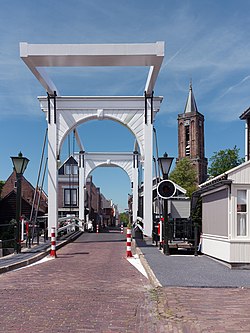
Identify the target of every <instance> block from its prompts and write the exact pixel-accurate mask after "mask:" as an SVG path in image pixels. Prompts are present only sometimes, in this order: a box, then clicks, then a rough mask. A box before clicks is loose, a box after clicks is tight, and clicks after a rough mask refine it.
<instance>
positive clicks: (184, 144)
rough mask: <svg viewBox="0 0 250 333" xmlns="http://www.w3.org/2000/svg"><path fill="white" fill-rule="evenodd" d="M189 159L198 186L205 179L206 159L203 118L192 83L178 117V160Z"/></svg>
mask: <svg viewBox="0 0 250 333" xmlns="http://www.w3.org/2000/svg"><path fill="white" fill-rule="evenodd" d="M182 158H189V159H190V160H191V161H192V163H193V165H194V166H195V168H196V170H197V175H198V179H197V182H198V183H199V184H200V183H202V182H204V181H205V180H206V178H207V158H205V147H204V116H203V115H202V114H201V113H200V112H199V111H198V108H197V105H196V101H195V98H194V93H193V87H192V82H191V81H190V85H189V93H188V98H187V101H186V105H185V109H184V113H181V114H179V115H178V159H177V161H178V160H181V159H182Z"/></svg>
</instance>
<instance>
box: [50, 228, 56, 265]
mask: <svg viewBox="0 0 250 333" xmlns="http://www.w3.org/2000/svg"><path fill="white" fill-rule="evenodd" d="M50 256H51V257H54V258H56V228H55V227H51V249H50Z"/></svg>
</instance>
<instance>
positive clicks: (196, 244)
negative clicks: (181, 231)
mask: <svg viewBox="0 0 250 333" xmlns="http://www.w3.org/2000/svg"><path fill="white" fill-rule="evenodd" d="M194 255H195V256H198V224H197V223H194Z"/></svg>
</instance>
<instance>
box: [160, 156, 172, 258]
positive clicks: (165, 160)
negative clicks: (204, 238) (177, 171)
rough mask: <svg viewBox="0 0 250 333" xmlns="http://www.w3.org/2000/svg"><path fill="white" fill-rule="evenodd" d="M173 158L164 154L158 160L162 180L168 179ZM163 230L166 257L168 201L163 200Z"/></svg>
mask: <svg viewBox="0 0 250 333" xmlns="http://www.w3.org/2000/svg"><path fill="white" fill-rule="evenodd" d="M173 159H174V157H168V154H167V153H164V154H163V156H162V157H159V158H158V163H159V167H160V168H161V172H162V176H163V180H166V179H168V173H169V170H170V168H171V164H172V162H173ZM163 217H164V228H163V238H164V244H163V253H164V254H166V255H167V256H168V255H170V251H169V245H168V199H164V210H163Z"/></svg>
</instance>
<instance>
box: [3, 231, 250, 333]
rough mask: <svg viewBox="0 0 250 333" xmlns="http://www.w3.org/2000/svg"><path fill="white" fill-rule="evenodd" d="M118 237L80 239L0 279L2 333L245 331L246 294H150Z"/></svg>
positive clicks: (248, 317)
mask: <svg viewBox="0 0 250 333" xmlns="http://www.w3.org/2000/svg"><path fill="white" fill-rule="evenodd" d="M124 240H125V238H124V236H122V235H120V234H119V233H112V232H111V233H105V234H104V233H103V234H102V233H100V234H98V235H97V234H83V235H82V236H81V237H80V238H78V239H77V240H76V241H75V242H74V243H70V244H68V245H67V246H65V247H63V248H62V249H60V250H59V251H58V258H57V259H54V260H50V261H47V262H45V263H43V264H40V265H35V266H31V267H29V268H25V269H22V270H19V271H12V272H9V273H6V274H2V275H1V276H0V281H1V283H0V295H1V311H0V332H4V333H14V332H18V333H19V332H20V333H36V332H44V333H47V332H55V333H57V332H58V333H60V332H73V333H74V332H86V333H87V332H102V333H111V332H116V333H123V332H131V333H132V332H133V333H154V332H156V333H157V332H158V333H163V332H164V333H165V332H167V333H168V332H169V333H175V332H178V333H179V332H183V333H201V332H202V333H205V332H218V333H222V332H250V310H249V302H250V289H247V288H243V289H242V288H178V287H177V288H176V287H174V288H170V287H164V288H159V287H158V288H152V287H151V286H150V285H149V282H148V280H147V279H146V278H145V277H144V276H143V275H142V274H141V273H139V272H138V271H137V270H136V269H135V268H134V267H133V266H132V265H131V264H129V263H128V261H127V260H126V258H125V253H126V242H125V241H124Z"/></svg>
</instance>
